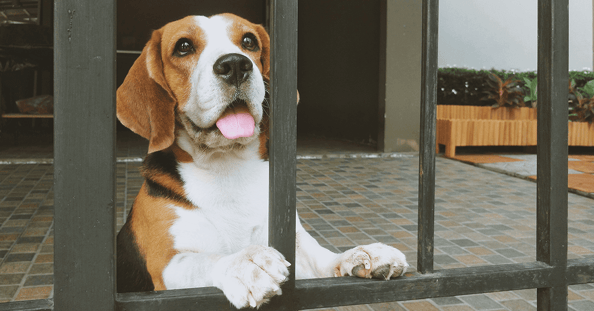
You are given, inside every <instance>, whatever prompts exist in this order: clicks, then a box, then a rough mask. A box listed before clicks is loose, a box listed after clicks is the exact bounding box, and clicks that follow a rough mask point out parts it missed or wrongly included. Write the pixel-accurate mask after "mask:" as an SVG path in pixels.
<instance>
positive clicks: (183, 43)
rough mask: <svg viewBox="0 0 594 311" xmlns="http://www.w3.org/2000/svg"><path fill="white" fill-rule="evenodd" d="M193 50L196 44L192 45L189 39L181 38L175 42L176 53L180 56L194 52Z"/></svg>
mask: <svg viewBox="0 0 594 311" xmlns="http://www.w3.org/2000/svg"><path fill="white" fill-rule="evenodd" d="M193 51H194V46H193V45H192V42H191V41H190V40H188V39H185V38H184V39H180V40H179V41H177V43H176V44H175V54H177V55H178V56H186V55H187V54H189V53H192V52H193Z"/></svg>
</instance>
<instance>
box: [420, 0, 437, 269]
mask: <svg viewBox="0 0 594 311" xmlns="http://www.w3.org/2000/svg"><path fill="white" fill-rule="evenodd" d="M438 19H439V1H438V0H424V1H423V56H422V78H421V137H420V150H419V220H418V224H419V229H418V230H419V233H418V246H417V270H418V271H419V272H421V273H429V272H431V271H433V238H434V232H433V231H434V230H433V221H434V210H435V123H436V116H437V30H438V25H439V21H438Z"/></svg>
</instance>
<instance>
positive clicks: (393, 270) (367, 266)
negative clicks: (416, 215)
mask: <svg viewBox="0 0 594 311" xmlns="http://www.w3.org/2000/svg"><path fill="white" fill-rule="evenodd" d="M296 236H297V242H296V245H297V249H296V257H297V258H296V263H297V267H296V272H295V273H296V275H297V278H298V279H307V278H320V277H333V276H347V275H353V276H358V277H362V278H372V277H374V278H379V279H385V280H388V279H390V278H395V277H398V276H400V275H402V274H404V273H405V272H406V268H407V267H408V263H407V262H406V256H405V255H404V254H403V253H402V252H401V251H399V250H398V249H396V248H394V247H391V246H388V245H385V244H382V243H374V244H369V245H362V246H357V247H355V248H352V249H350V250H348V251H346V252H344V253H342V254H335V253H333V252H331V251H329V250H327V249H325V248H323V247H321V246H320V245H319V244H318V242H317V241H316V240H315V239H314V238H313V237H312V236H311V235H309V233H307V231H305V229H303V227H302V226H301V223H300V222H299V221H298V222H297V234H296Z"/></svg>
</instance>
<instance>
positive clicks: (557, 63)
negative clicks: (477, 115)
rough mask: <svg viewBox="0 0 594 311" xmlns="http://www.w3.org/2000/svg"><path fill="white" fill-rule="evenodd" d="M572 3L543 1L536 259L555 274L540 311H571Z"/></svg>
mask: <svg viewBox="0 0 594 311" xmlns="http://www.w3.org/2000/svg"><path fill="white" fill-rule="evenodd" d="M568 34H569V10H568V0H541V1H538V90H539V91H538V157H537V158H538V168H537V174H538V181H537V243H536V259H537V260H539V261H542V262H545V263H547V264H549V265H551V266H553V267H554V268H555V272H554V273H553V275H552V284H553V285H552V286H550V287H546V288H539V289H538V294H537V303H538V309H539V310H567V283H566V279H565V273H566V268H567V267H566V265H567V154H568V151H567V122H568V121H567V114H568V105H567V92H568V89H567V83H568V42H569V40H568V36H569V35H568Z"/></svg>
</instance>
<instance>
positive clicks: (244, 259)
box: [213, 245, 291, 309]
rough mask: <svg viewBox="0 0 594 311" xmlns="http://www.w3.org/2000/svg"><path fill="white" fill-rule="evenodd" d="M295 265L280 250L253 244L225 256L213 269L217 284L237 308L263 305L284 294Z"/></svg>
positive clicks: (215, 283) (215, 284)
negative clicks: (286, 283)
mask: <svg viewBox="0 0 594 311" xmlns="http://www.w3.org/2000/svg"><path fill="white" fill-rule="evenodd" d="M290 265H291V264H290V263H289V262H288V261H286V260H285V258H284V256H283V255H282V254H281V253H279V252H278V251H277V250H275V249H273V248H271V247H266V246H260V245H250V246H248V247H246V248H245V249H243V250H242V251H240V252H238V253H235V254H233V255H229V256H226V257H223V258H221V259H220V260H219V262H217V264H216V265H215V267H214V269H213V278H214V286H216V287H218V288H219V289H221V290H222V291H223V293H225V296H226V297H227V299H229V301H230V302H231V304H233V305H234V306H235V307H236V308H237V309H241V308H244V307H248V306H249V307H252V308H259V307H260V306H261V305H263V304H265V303H267V302H268V300H270V298H271V297H272V296H275V295H281V294H282V291H281V288H280V286H281V285H282V284H283V283H284V282H285V281H286V280H287V278H288V276H289V270H288V269H287V268H288V267H289V266H290Z"/></svg>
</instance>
